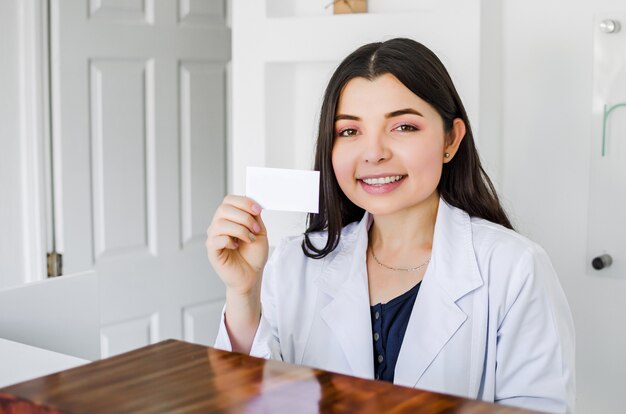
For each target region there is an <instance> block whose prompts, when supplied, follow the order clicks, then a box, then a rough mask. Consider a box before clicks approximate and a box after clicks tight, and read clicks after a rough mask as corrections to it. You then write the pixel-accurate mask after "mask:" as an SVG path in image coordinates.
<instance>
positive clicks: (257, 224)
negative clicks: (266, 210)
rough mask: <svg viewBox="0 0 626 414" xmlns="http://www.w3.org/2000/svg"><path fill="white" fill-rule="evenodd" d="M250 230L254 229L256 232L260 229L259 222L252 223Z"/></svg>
mask: <svg viewBox="0 0 626 414" xmlns="http://www.w3.org/2000/svg"><path fill="white" fill-rule="evenodd" d="M252 230H254V232H255V233H258V232H260V231H261V226H259V223H254V224H253V225H252Z"/></svg>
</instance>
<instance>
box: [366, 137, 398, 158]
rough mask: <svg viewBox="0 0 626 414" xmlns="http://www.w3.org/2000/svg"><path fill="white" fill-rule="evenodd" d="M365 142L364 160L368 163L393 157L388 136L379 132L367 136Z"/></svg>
mask: <svg viewBox="0 0 626 414" xmlns="http://www.w3.org/2000/svg"><path fill="white" fill-rule="evenodd" d="M362 142H364V145H365V148H364V151H363V160H364V161H365V162H366V163H368V164H378V163H381V162H383V161H386V160H388V159H389V158H391V150H390V148H389V147H388V145H387V140H386V136H385V135H384V134H382V133H381V134H377V135H372V136H370V137H367V138H366V139H364V140H363V141H362Z"/></svg>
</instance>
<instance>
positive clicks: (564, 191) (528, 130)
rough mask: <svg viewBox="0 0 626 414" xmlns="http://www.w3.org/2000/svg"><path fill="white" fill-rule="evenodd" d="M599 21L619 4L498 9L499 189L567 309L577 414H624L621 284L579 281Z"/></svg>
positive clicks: (548, 2) (625, 321)
mask: <svg viewBox="0 0 626 414" xmlns="http://www.w3.org/2000/svg"><path fill="white" fill-rule="evenodd" d="M600 11H602V12H606V11H621V12H624V11H626V2H624V0H529V1H523V2H521V1H517V0H508V1H506V2H505V3H504V11H503V25H502V26H503V32H504V60H503V69H504V95H503V107H504V119H503V146H502V148H503V154H502V163H501V166H502V169H501V174H502V175H501V177H502V183H501V184H502V185H501V187H502V189H503V196H504V198H505V202H506V204H507V206H508V207H509V211H511V212H512V213H513V216H514V221H515V223H516V224H517V228H518V230H520V231H521V232H522V233H524V234H526V235H528V236H529V237H531V238H532V239H534V240H535V241H537V242H539V243H540V244H542V245H543V246H544V247H545V248H546V250H547V251H548V253H549V254H550V256H551V258H552V261H553V264H554V266H555V268H556V270H557V272H558V274H559V276H560V279H561V282H562V284H563V286H564V289H565V291H566V294H567V297H568V299H569V301H570V305H571V307H572V311H573V313H574V320H575V323H576V334H577V350H576V351H577V385H578V412H580V413H616V412H624V411H623V410H624V404H625V403H624V401H623V400H624V396H623V393H624V390H626V355H625V353H624V352H625V350H626V275H623V276H624V278H623V279H622V280H608V279H603V278H601V277H596V278H593V277H589V276H586V274H585V267H586V263H585V262H586V259H585V258H586V248H587V244H586V232H587V194H588V183H589V178H588V177H589V161H590V154H589V151H590V148H591V142H590V137H591V120H592V118H591V96H592V95H591V94H592V85H593V83H592V68H593V48H592V45H593V42H592V40H593V37H592V22H593V14H594V13H595V12H600ZM625 25H626V22H622V30H624V26H625ZM624 53H626V51H624Z"/></svg>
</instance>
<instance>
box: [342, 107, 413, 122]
mask: <svg viewBox="0 0 626 414" xmlns="http://www.w3.org/2000/svg"><path fill="white" fill-rule="evenodd" d="M407 114H409V115H417V116H421V117H422V118H423V117H424V115H422V114H421V112H419V111H417V110H415V109H413V108H404V109H398V110H397V111H393V112H389V113H388V114H385V118H387V119H389V118H394V117H396V116H400V115H407ZM343 119H347V120H349V121H360V120H361V118H359V117H358V116H354V115H346V114H338V115H337V116H336V117H335V122H337V121H341V120H343Z"/></svg>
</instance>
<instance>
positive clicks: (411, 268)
mask: <svg viewBox="0 0 626 414" xmlns="http://www.w3.org/2000/svg"><path fill="white" fill-rule="evenodd" d="M370 252H372V257H373V258H374V260H375V261H376V263H378V264H379V265H380V266H382V267H384V268H386V269H389V270H395V271H400V272H415V271H418V270H420V269H421V268H422V267H424V266H426V265H427V264H428V263H429V262H430V257H429V258H428V259H427V260H426V261H425V262H424V263H422V264H421V265H419V266H416V267H408V268H405V267H391V266H387V265H386V264H383V263H381V262H380V260H378V257H376V255H375V254H374V248H372V247H370Z"/></svg>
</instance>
